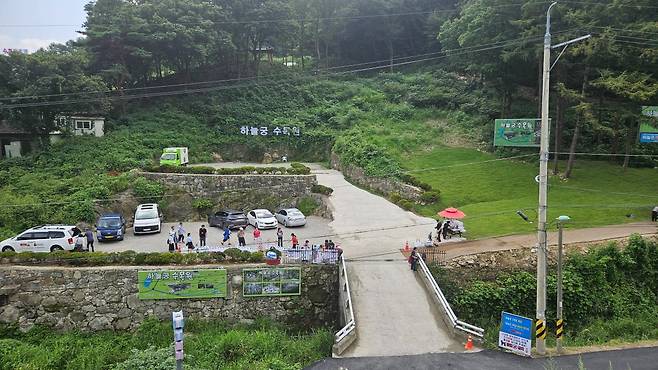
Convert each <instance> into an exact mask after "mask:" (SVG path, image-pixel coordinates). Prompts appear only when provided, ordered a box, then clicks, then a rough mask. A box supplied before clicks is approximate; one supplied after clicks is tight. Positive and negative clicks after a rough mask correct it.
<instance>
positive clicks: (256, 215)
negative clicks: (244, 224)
mask: <svg viewBox="0 0 658 370" xmlns="http://www.w3.org/2000/svg"><path fill="white" fill-rule="evenodd" d="M247 220H249V225H252V226H253V227H255V228H257V229H274V228H276V225H277V223H276V218H275V217H274V215H273V214H272V212H270V211H268V210H266V209H254V210H253V211H250V212H249V213H248V214H247Z"/></svg>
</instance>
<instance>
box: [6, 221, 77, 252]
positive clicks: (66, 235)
mask: <svg viewBox="0 0 658 370" xmlns="http://www.w3.org/2000/svg"><path fill="white" fill-rule="evenodd" d="M79 233H80V229H78V228H77V227H75V226H67V225H43V226H37V227H33V228H31V229H28V230H25V231H23V232H22V233H20V234H18V235H16V236H14V237H13V238H9V239H5V240H3V241H1V242H0V249H1V250H2V251H3V252H55V251H63V250H67V251H70V250H73V248H75V237H76V236H77V235H78V234H79Z"/></svg>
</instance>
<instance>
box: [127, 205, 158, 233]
mask: <svg viewBox="0 0 658 370" xmlns="http://www.w3.org/2000/svg"><path fill="white" fill-rule="evenodd" d="M161 226H162V214H161V213H160V208H159V207H158V205H157V204H155V203H149V204H140V205H139V206H137V210H136V211H135V221H134V223H133V233H134V234H135V235H137V234H147V233H159V232H160V231H161Z"/></svg>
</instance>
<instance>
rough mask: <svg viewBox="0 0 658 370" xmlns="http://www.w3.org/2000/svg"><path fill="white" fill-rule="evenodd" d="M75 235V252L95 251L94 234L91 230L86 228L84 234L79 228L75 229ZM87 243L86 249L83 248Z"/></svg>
mask: <svg viewBox="0 0 658 370" xmlns="http://www.w3.org/2000/svg"><path fill="white" fill-rule="evenodd" d="M73 235H74V236H75V247H74V249H73V250H74V251H75V252H82V251H88V252H89V251H91V252H93V251H94V232H93V231H92V230H91V229H90V228H86V229H85V232H84V233H83V232H82V230H80V229H79V228H78V227H75V228H73ZM85 243H86V249H85V247H83V246H84V245H85Z"/></svg>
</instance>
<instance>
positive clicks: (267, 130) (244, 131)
mask: <svg viewBox="0 0 658 370" xmlns="http://www.w3.org/2000/svg"><path fill="white" fill-rule="evenodd" d="M240 134H241V135H247V136H275V137H276V136H301V131H300V129H299V127H288V126H283V127H279V126H276V127H274V128H272V127H269V126H240Z"/></svg>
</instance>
